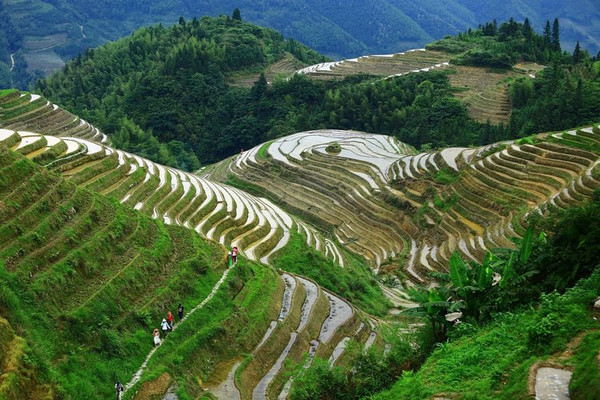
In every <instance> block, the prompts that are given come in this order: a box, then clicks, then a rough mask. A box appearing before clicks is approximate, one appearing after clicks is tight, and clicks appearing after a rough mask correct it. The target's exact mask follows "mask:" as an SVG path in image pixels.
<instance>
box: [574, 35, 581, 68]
mask: <svg viewBox="0 0 600 400" xmlns="http://www.w3.org/2000/svg"><path fill="white" fill-rule="evenodd" d="M582 60H583V52H582V51H581V46H579V40H578V41H577V44H576V45H575V50H573V64H579V63H580V62H581V61H582Z"/></svg>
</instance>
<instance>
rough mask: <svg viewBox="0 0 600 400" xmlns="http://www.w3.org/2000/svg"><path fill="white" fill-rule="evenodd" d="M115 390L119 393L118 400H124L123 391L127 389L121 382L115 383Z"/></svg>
mask: <svg viewBox="0 0 600 400" xmlns="http://www.w3.org/2000/svg"><path fill="white" fill-rule="evenodd" d="M115 390H116V391H117V400H121V399H122V398H123V391H125V388H124V387H123V384H122V383H121V382H117V383H115Z"/></svg>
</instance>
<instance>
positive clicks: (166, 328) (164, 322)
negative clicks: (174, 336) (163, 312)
mask: <svg viewBox="0 0 600 400" xmlns="http://www.w3.org/2000/svg"><path fill="white" fill-rule="evenodd" d="M160 328H161V329H162V331H163V336H164V337H166V336H167V332H169V328H170V326H169V323H168V322H167V320H166V319H164V318H163V320H162V322H161V323H160Z"/></svg>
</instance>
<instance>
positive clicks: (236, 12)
mask: <svg viewBox="0 0 600 400" xmlns="http://www.w3.org/2000/svg"><path fill="white" fill-rule="evenodd" d="M231 18H232V19H235V20H236V21H241V20H242V13H241V12H240V9H239V8H236V9H235V10H233V15H232V16H231Z"/></svg>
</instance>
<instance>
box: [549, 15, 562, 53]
mask: <svg viewBox="0 0 600 400" xmlns="http://www.w3.org/2000/svg"><path fill="white" fill-rule="evenodd" d="M550 44H551V46H550V47H551V49H552V51H556V52H560V33H559V26H558V18H554V24H552V40H551V43H550Z"/></svg>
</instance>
